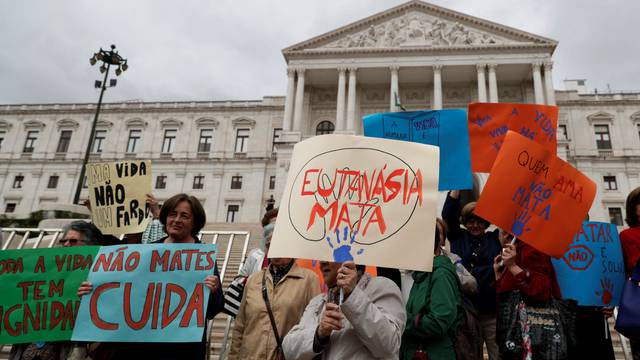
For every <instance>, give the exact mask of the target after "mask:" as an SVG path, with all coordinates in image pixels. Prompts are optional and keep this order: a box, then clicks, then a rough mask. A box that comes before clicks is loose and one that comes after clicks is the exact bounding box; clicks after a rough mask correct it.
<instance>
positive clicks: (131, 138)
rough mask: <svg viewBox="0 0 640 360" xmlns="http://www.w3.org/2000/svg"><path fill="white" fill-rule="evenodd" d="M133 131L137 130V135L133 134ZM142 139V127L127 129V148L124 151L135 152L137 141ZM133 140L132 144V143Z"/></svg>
mask: <svg viewBox="0 0 640 360" xmlns="http://www.w3.org/2000/svg"><path fill="white" fill-rule="evenodd" d="M134 132H137V134H138V136H137V137H135V136H133V134H134ZM141 139H142V129H129V137H128V138H127V148H126V149H125V152H126V153H127V154H134V153H135V152H136V148H137V147H138V143H139V142H140V140H141ZM132 140H133V144H132ZM132 148H133V149H132Z"/></svg>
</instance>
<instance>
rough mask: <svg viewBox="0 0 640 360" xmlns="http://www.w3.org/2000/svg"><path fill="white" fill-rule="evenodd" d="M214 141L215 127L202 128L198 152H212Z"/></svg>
mask: <svg viewBox="0 0 640 360" xmlns="http://www.w3.org/2000/svg"><path fill="white" fill-rule="evenodd" d="M212 143H213V129H201V130H200V141H198V152H199V153H208V152H210V151H211V144H212Z"/></svg>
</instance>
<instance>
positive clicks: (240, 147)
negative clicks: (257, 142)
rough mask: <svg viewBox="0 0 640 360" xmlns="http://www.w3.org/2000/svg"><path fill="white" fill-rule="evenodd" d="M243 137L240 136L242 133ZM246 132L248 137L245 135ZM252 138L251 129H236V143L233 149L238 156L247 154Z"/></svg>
mask: <svg viewBox="0 0 640 360" xmlns="http://www.w3.org/2000/svg"><path fill="white" fill-rule="evenodd" d="M241 132H242V133H243V135H240V133H241ZM245 132H246V135H244V133H245ZM250 136H251V129H250V128H238V129H236V143H235V146H234V148H233V151H234V153H236V154H246V153H247V150H248V147H249V137H250Z"/></svg>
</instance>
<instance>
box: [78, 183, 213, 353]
mask: <svg viewBox="0 0 640 360" xmlns="http://www.w3.org/2000/svg"><path fill="white" fill-rule="evenodd" d="M206 220H207V218H206V214H205V212H204V209H203V208H202V205H201V204H200V201H198V199H196V198H195V197H193V196H189V195H187V194H178V195H174V196H172V197H171V198H169V199H168V200H167V201H165V203H164V204H163V205H162V208H161V209H160V222H161V223H162V225H163V226H164V231H165V233H167V236H166V237H163V238H161V239H159V240H156V241H154V242H152V244H189V243H192V244H193V243H200V240H199V239H198V233H199V232H200V230H201V229H202V228H203V227H204V225H205V223H206ZM204 284H205V285H206V286H207V288H209V290H210V291H211V295H210V296H209V303H208V305H207V319H213V317H214V316H215V315H216V314H218V313H219V312H220V311H221V310H222V308H223V306H224V297H223V296H222V289H221V287H220V279H219V277H218V267H217V265H216V267H215V270H214V273H213V275H208V276H206V277H205V278H204ZM91 290H92V286H91V284H90V283H88V282H84V283H83V284H82V286H80V289H79V290H78V295H80V296H82V295H85V294H88V293H90V292H91ZM206 334H207V329H206V328H205V330H204V333H203V334H202V341H200V342H195V343H175V342H174V343H149V344H135V345H133V344H131V346H129V347H128V348H127V349H124V347H122V348H121V349H119V351H122V352H123V354H120V353H118V355H115V358H123V357H127V358H138V359H143V358H149V359H204V358H205V356H206V352H207V347H206V339H205V335H206ZM167 336H171V334H167Z"/></svg>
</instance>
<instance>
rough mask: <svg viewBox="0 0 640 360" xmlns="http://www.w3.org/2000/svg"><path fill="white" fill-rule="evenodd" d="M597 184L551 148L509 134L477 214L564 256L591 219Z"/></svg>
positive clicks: (520, 136) (549, 251)
mask: <svg viewBox="0 0 640 360" xmlns="http://www.w3.org/2000/svg"><path fill="white" fill-rule="evenodd" d="M595 195H596V184H595V183H594V182H593V181H591V179H589V178H588V177H587V176H585V175H583V174H582V173H581V172H579V171H578V170H576V169H575V168H574V167H572V166H571V165H569V164H568V163H566V162H564V161H563V160H562V159H560V158H558V157H557V156H555V155H554V154H552V153H550V152H548V151H546V150H545V148H544V147H543V146H542V145H540V144H538V143H536V142H534V141H532V140H530V139H528V138H526V137H524V136H522V135H520V134H518V133H516V132H513V131H509V132H508V133H507V135H506V136H505V140H504V144H503V145H502V148H501V149H500V153H499V154H498V157H497V158H496V162H495V164H494V165H493V168H492V169H491V175H489V179H488V180H487V184H486V186H485V187H484V190H483V191H482V194H481V195H480V199H479V201H478V205H477V206H476V210H475V213H476V214H478V216H481V217H483V218H484V219H486V220H488V221H490V222H492V223H493V224H495V225H496V226H499V227H501V228H503V229H505V230H507V231H509V232H511V233H512V234H514V235H515V236H517V237H518V239H522V240H524V241H525V242H527V243H529V244H530V245H531V246H533V247H535V248H536V249H538V250H539V251H541V252H543V253H545V254H547V255H550V256H553V257H556V258H559V257H562V256H563V255H564V254H565V253H566V252H567V250H568V249H569V244H570V243H571V241H573V235H575V234H576V233H577V232H578V230H579V229H580V226H581V224H582V220H584V218H585V217H586V215H587V212H588V211H589V208H591V203H592V202H593V199H594V198H595Z"/></svg>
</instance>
